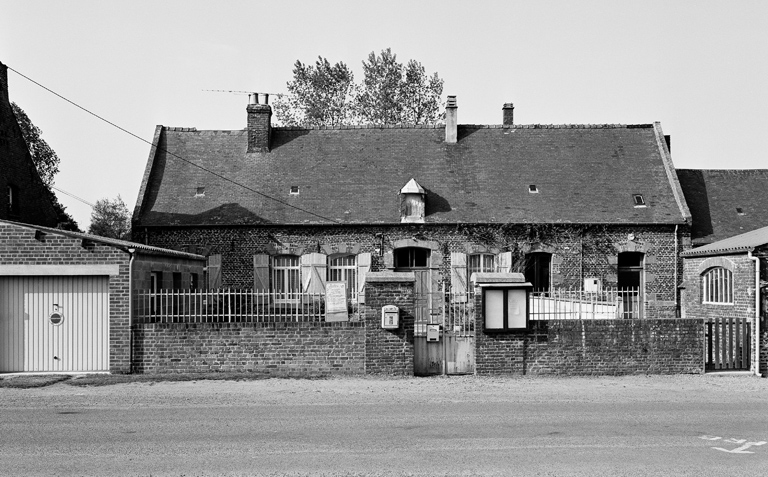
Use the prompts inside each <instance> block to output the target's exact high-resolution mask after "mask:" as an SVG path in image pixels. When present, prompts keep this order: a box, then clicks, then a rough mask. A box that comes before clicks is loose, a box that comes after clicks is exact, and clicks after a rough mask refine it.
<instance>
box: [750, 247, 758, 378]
mask: <svg viewBox="0 0 768 477" xmlns="http://www.w3.org/2000/svg"><path fill="white" fill-rule="evenodd" d="M747 257H749V259H750V260H753V261H754V262H755V356H756V357H757V359H755V376H760V259H759V258H758V257H754V256H752V251H749V252H747Z"/></svg>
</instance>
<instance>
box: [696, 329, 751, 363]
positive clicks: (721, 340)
mask: <svg viewBox="0 0 768 477" xmlns="http://www.w3.org/2000/svg"><path fill="white" fill-rule="evenodd" d="M704 326H705V334H706V365H705V370H706V371H717V370H749V369H751V367H752V339H751V338H752V333H751V327H750V323H749V320H747V319H746V318H714V319H711V320H709V321H707V322H705V323H704Z"/></svg>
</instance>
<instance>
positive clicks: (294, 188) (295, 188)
mask: <svg viewBox="0 0 768 477" xmlns="http://www.w3.org/2000/svg"><path fill="white" fill-rule="evenodd" d="M291 195H299V186H291Z"/></svg>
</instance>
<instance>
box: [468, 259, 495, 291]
mask: <svg viewBox="0 0 768 477" xmlns="http://www.w3.org/2000/svg"><path fill="white" fill-rule="evenodd" d="M495 271H496V263H495V257H494V255H493V254H490V253H476V254H474V255H470V256H468V257H467V277H469V278H471V277H472V274H473V273H476V272H477V273H484V272H495ZM467 282H469V280H467ZM467 287H469V288H471V287H472V284H471V283H467Z"/></svg>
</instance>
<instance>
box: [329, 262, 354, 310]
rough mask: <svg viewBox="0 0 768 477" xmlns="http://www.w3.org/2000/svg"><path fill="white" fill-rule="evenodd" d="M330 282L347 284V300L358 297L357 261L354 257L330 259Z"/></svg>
mask: <svg viewBox="0 0 768 477" xmlns="http://www.w3.org/2000/svg"><path fill="white" fill-rule="evenodd" d="M328 281H329V282H344V283H346V284H347V298H348V299H351V298H355V297H357V290H358V288H357V259H356V257H355V256H354V255H335V256H332V257H329V258H328Z"/></svg>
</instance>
